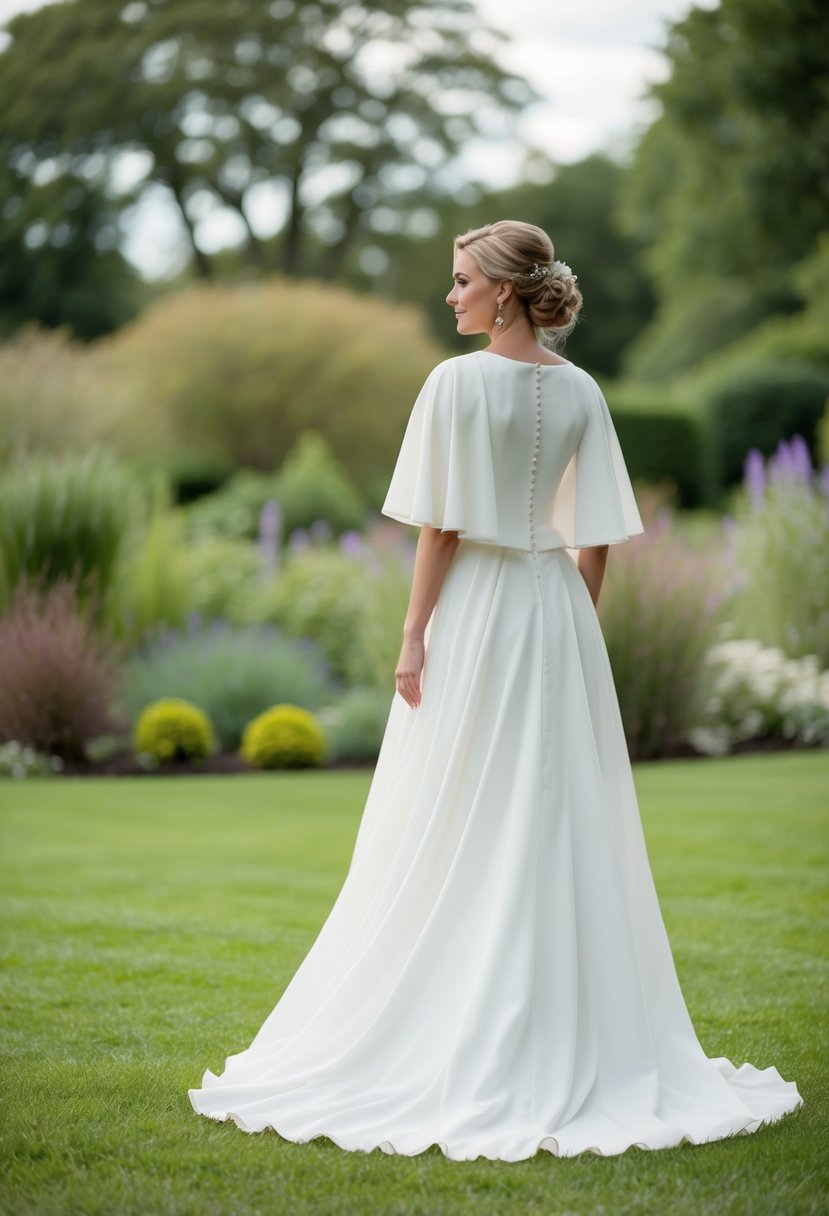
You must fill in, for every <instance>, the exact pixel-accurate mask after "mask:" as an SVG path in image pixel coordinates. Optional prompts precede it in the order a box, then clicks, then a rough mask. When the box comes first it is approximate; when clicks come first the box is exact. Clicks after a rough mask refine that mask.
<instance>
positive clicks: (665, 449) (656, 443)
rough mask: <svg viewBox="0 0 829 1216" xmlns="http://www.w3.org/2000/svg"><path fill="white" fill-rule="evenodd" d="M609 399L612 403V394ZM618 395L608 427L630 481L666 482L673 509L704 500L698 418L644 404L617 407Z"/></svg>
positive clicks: (706, 490) (705, 483) (702, 438)
mask: <svg viewBox="0 0 829 1216" xmlns="http://www.w3.org/2000/svg"><path fill="white" fill-rule="evenodd" d="M625 395H627V394H625ZM610 396H611V399H614V395H613V394H610ZM619 397H622V394H619ZM619 397H616V398H615V401H616V403H614V405H613V409H612V414H613V423H614V426H615V428H616V432H617V434H618V436H619V442H620V444H621V445H622V451H623V452H624V454H625V463H626V465H627V469H628V472H629V473H630V476H631V478H632V479H633V480H634V481H645V482H651V483H654V482H669V483H670V484H671V485H672V486H673V488H674V490H675V494H676V499H677V503H678V505H680V506H683V507H695V506H699V504H700V503H701V502H704V501H706V500H707V499H708V497H709V494H710V484H709V477H708V472H707V469H706V467H705V460H704V454H705V446H706V436H705V432H704V430H703V427H702V424H701V421H700V419H699V418H697V417H695V416H694V415H693V414H691V413H688V412H682V411H680V410H678V409H673V408H670V407H669V408H667V409H666V408H661V407H660V406H658V405H653V404H648V403H647V402H645V403H643V405H642V406H641V407H637V406H634V405H633V404H632V403H631V405H630V406H628V407H626V406H625V405H623V404H620V403H619ZM622 399H624V397H622ZM628 399H630V397H628Z"/></svg>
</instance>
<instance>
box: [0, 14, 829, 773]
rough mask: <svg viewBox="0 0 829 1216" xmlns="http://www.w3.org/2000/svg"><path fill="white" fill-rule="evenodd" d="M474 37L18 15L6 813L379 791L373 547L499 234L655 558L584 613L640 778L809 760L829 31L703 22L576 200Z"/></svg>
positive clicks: (818, 647)
mask: <svg viewBox="0 0 829 1216" xmlns="http://www.w3.org/2000/svg"><path fill="white" fill-rule="evenodd" d="M7 7H9V8H10V9H14V7H15V6H14V5H11V6H7ZM28 7H29V8H32V7H33V6H32V5H29V6H28ZM484 7H486V6H484ZM599 9H600V10H601V6H599ZM528 11H529V10H528ZM485 16H486V13H485V12H484V11H483V10H482V9H481V7H480V6H476V5H474V4H470V3H461V2H455V0H452V2H444V3H436V4H428V3H420V4H414V3H406V2H401V3H398V4H389V5H385V6H383V8H382V10H379V9H375V8H374V7H373V6H361V5H359V4H352V3H347V2H345V0H337V2H333V0H331V2H319V3H311V4H295V3H293V2H292V0H267V2H266V0H234V3H228V4H221V5H219V4H212V3H209V2H208V0H201V2H198V0H194V2H193V3H188V4H176V5H169V4H162V3H156V2H154V0H134V2H130V3H126V4H123V5H122V4H113V3H111V2H110V0H66V2H64V3H59V4H48V5H45V6H42V7H35V8H33V11H29V12H21V13H19V14H17V15H13V14H12V15H11V19H10V20H9V22H8V25H7V29H6V33H5V35H4V36H3V37H4V42H3V46H2V51H0V144H2V148H3V156H2V168H1V169H0V172H2V175H3V180H2V186H1V187H0V209H2V227H0V286H1V287H2V290H0V334H1V335H2V343H0V608H2V617H1V618H0V743H1V744H2V747H1V748H0V770H2V771H3V772H4V773H7V774H12V775H14V776H24V775H26V774H33V773H39V774H46V773H61V772H62V773H67V772H80V771H94V770H95V769H96V768H97V769H98V770H99V771H110V772H116V771H121V772H135V771H138V772H141V771H151V770H157V769H164V768H168V769H169V768H170V766H179V767H181V766H182V765H191V766H192V767H193V769H194V771H197V770H198V769H199V768H200V767H201V768H202V769H216V768H221V767H224V768H225V769H226V770H233V769H244V768H254V767H282V766H287V767H292V766H309V765H313V766H319V765H334V764H350V765H353V764H364V765H371V764H372V763H373V761H374V760H375V759H376V756H377V751H378V748H379V744H380V740H381V738H382V734H383V730H384V727H385V723H386V719H387V716H388V711H389V708H390V704H391V698H392V695H393V690H394V665H395V661H396V657H397V654H398V651H399V646H400V640H401V628H402V621H403V617H404V614H405V609H406V603H407V597H408V589H409V582H410V576H411V569H412V561H413V554H414V543H415V540H416V532H415V531H414V530H411V529H407V528H405V527H403V526H401V525H397V524H394V523H392V522H391V521H389V520H387V519H385V518H384V517H382V516H381V515H380V512H379V508H380V506H381V504H382V501H383V498H384V495H385V491H386V488H387V485H388V481H389V478H390V475H391V470H392V468H393V464H394V460H395V457H396V454H397V450H398V448H399V444H400V441H401V438H402V433H403V429H404V427H405V423H406V420H407V417H408V414H409V411H410V409H411V406H412V403H413V401H414V398H415V396H416V393H417V391H418V389H419V387H420V385H421V383H422V381H423V379H424V378H425V376H426V374H427V373H428V371H429V370H430V369H431V367H432V366H434V364H435V363H436V362H438V361H439V360H440V359H442V358H445V357H447V356H449V355H452V354H455V353H459V352H461V351H462V350H466V349H469V343H468V341H467V342H462V341H461V340H459V339H458V338H457V336H456V335H455V333H454V326H453V324H452V317H451V314H450V310H449V309H447V308H446V306H445V304H444V296H445V293H446V291H447V290H448V287H449V279H450V274H451V247H452V237H453V236H454V235H455V234H456V233H458V232H462V231H465V230H466V229H467V228H469V227H472V226H475V225H478V224H480V223H483V222H486V221H488V220H492V219H495V218H505V217H513V218H521V219H525V220H528V221H531V222H534V223H538V224H540V225H541V226H542V227H544V228H545V229H546V230H547V231H549V232H550V233H551V235H552V237H553V239H554V241H555V244H556V253H557V256H559V257H561V258H563V259H565V260H566V261H568V262H569V263H570V264H571V265H572V266H573V267H574V269H575V270H576V273H577V274H578V276H579V281H580V285H581V287H582V290H583V294H584V298H585V308H584V313H583V319H582V321H581V322H580V324H579V326H578V328H577V330H576V332H575V333H574V334H573V336H572V338H571V339H570V340H569V343H568V349H567V354H568V357H570V358H571V359H572V360H573V361H575V362H576V363H578V364H580V365H581V366H583V367H585V368H586V369H587V370H589V371H590V372H591V373H593V374H594V375H595V376H596V378H597V379H598V381H599V383H600V384H601V386H602V388H603V390H604V392H605V394H606V396H607V398H608V401H609V404H610V407H611V411H612V415H613V419H614V422H615V425H616V428H617V431H618V434H619V437H620V440H621V443H622V447H623V450H624V453H625V457H626V460H627V464H628V467H629V469H630V472H631V475H632V477H633V479H634V482H635V485H636V489H637V493H638V497H639V501H640V505H641V508H642V511H643V515H644V517H645V522H646V532H645V535H644V536H643V537H639V538H636V539H634V540H632V541H631V542H630V543H628V544H626V545H622V546H619V547H617V548H614V549H612V550H611V554H610V559H609V564H608V573H607V577H606V583H605V586H604V588H603V591H602V596H601V603H600V616H601V620H602V625H603V628H604V631H605V636H606V638H607V643H608V648H609V652H610V657H611V662H612V665H613V671H614V676H615V679H616V683H617V688H618V692H619V698H620V703H621V707H622V713H623V717H624V721H625V727H626V731H627V737H628V743H629V747H630V752H631V756H632V758H633V759H645V758H658V757H670V756H683V755H684V756H689V755H694V754H699V755H714V754H717V755H723V754H727V753H729V752H732V751H734V750H740V749H745V748H754V747H765V748H773V747H784V746H786V747H788V746H810V747H814V746H825V745H826V744H827V743H829V673H827V668H829V468H828V467H827V466H829V409H828V406H827V403H828V402H829V93H827V87H826V85H827V75H828V74H829V17H827V13H826V10H825V9H824V8H823V6H820V5H816V4H814V3H810V2H808V0H770V2H769V3H765V4H763V5H759V4H758V3H756V0H722V3H721V4H719V5H715V6H711V5H706V6H705V7H692V8H688V9H686V10H685V11H684V12H683V15H682V16H681V17H680V18H678V19H676V20H674V21H673V22H672V23H670V24H668V25H667V26H666V27H665V29H664V31H663V47H662V51H663V60H664V64H665V70H664V73H663V79H662V80H661V81H659V82H657V83H653V84H651V86H650V91H649V94H648V103H649V106H650V109H649V110H648V115H649V117H648V119H647V121H641V122H640V123H639V125H638V127H637V129H636V130H635V131H634V132H633V133H631V134H630V135H629V137H628V139H627V140H626V142H625V143H624V145H623V146H621V147H616V148H615V149H612V150H611V151H610V152H608V151H601V150H599V151H594V152H591V153H590V154H588V155H586V156H584V157H582V158H581V159H571V160H569V161H560V162H557V161H556V160H555V159H554V158H553V157H552V156H551V154H550V153H549V151H547V150H545V149H544V148H543V147H541V146H534V145H533V143H532V141H530V140H528V139H526V137H525V136H522V134H521V132H522V130H523V128H522V127H521V122H522V118H523V117H524V116H525V115H526V114H527V113H530V112H532V111H533V107H534V106H537V105H538V103H539V94H538V90H537V88H536V85H535V84H534V83H533V81H532V79H531V78H530V75H529V74H521V73H519V72H516V71H514V70H512V69H509V68H508V67H507V66H505V65H506V64H507V63H508V62H511V61H509V59H508V56H505V49H504V48H505V45H506V46H507V49H508V43H509V38H508V36H505V35H503V34H501V35H499V34H498V33H497V31H496V27H495V25H494V24H492V23H491V22H488V21H487V20H484V17H485ZM600 17H601V12H599V18H600ZM502 24H503V23H502ZM490 25H492V28H489V27H490ZM548 66H549V70H550V71H551V72H554V69H555V62H550V63H549V65H548ZM498 166H501V168H500V170H499V169H498ZM504 166H506V167H504ZM499 173H500V178H501V180H500V182H499V181H498V178H499ZM496 183H497V184H496ZM142 258H143V259H144V263H145V264H144V265H143V269H142ZM148 267H149V269H148ZM119 765H120V767H119Z"/></svg>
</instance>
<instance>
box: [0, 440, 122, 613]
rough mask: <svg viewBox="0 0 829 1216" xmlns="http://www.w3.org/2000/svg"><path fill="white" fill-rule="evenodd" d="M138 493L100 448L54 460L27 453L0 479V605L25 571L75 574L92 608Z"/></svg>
mask: <svg viewBox="0 0 829 1216" xmlns="http://www.w3.org/2000/svg"><path fill="white" fill-rule="evenodd" d="M139 506H140V498H139V495H138V492H137V486H136V484H135V483H134V482H133V481H132V479H131V478H130V476H129V473H128V471H127V470H126V468H125V467H124V466H123V465H122V464H120V463H119V462H118V461H117V460H116V459H115V458H114V457H113V456H112V455H111V453H109V452H108V451H107V450H106V449H103V448H101V449H96V450H93V451H91V452H89V453H85V454H83V455H68V456H66V457H64V458H63V459H61V460H50V459H47V458H46V457H40V456H32V457H30V458H27V459H23V460H21V461H20V462H19V463H17V464H16V465H14V466H13V467H12V468H11V469H10V470H8V471H7V472H6V474H5V475H4V477H3V479H2V481H0V607H2V606H4V605H6V604H8V602H9V598H10V596H11V594H12V592H13V590H14V588H15V587H16V586H17V584H18V582H19V580H20V579H21V578H22V577H23V576H24V575H29V576H30V577H37V578H40V577H42V578H43V579H44V580H45V581H46V583H52V582H54V581H56V580H57V579H58V578H60V577H61V576H62V575H65V576H67V577H68V578H72V579H75V580H76V582H77V584H78V594H79V596H80V598H81V599H82V600H86V599H88V598H89V597H91V596H92V595H93V594H95V595H97V596H98V598H99V606H100V604H101V603H102V602H103V601H104V600H105V598H106V596H107V594H108V593H109V590H110V586H111V584H112V581H113V578H114V576H115V572H116V569H117V562H118V556H119V551H120V549H121V546H122V545H123V543H124V539H125V537H126V535H127V532H128V530H129V528H130V526H131V524H132V522H133V520H134V518H135V515H136V512H137V509H138V507H139Z"/></svg>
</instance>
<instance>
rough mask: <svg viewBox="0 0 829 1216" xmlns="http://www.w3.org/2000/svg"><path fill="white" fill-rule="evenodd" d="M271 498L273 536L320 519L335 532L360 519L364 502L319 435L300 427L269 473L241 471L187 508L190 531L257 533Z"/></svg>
mask: <svg viewBox="0 0 829 1216" xmlns="http://www.w3.org/2000/svg"><path fill="white" fill-rule="evenodd" d="M271 501H273V502H276V503H277V504H278V511H279V540H280V541H281V542H282V543H284V542H285V541H286V540H287V539H288V537H289V536H290V534H291V532H293V531H294V529H295V528H309V527H310V526H311V525H312V524H313V523H315V522H316V521H317V520H319V519H323V520H326V521H327V522H328V523H329V524H330V525H331V529H332V531H333V532H334V533H336V534H337V535H340V534H341V533H343V532H345V531H347V530H349V529H353V528H359V527H361V526H362V524H363V523H364V522H365V513H366V512H365V505H364V504H363V502H362V501H361V499H360V495H359V494H358V493H357V491H356V489H355V488H354V485H353V484H352V482H351V480H350V479H349V477H348V475H347V474H346V472H345V470H344V469H343V467H342V465H341V464H340V463H339V461H338V460H337V459H336V458H335V457H334V455H333V453H332V451H331V448H330V446H329V444H328V442H327V441H326V440H325V438H324V437H323V436H322V435H320V434H319V433H318V432H315V431H306V432H305V433H304V434H302V435H301V436H300V437H299V439H298V440H297V442H296V444H295V445H294V447H293V448H292V449H291V451H290V452H289V453H288V454H287V456H286V457H285V460H284V462H283V464H282V467H281V468H280V470H279V472H278V473H277V474H275V475H267V474H263V473H254V472H251V471H249V470H243V471H242V472H239V473H237V474H235V476H233V477H232V478H231V479H230V480H229V481H228V482H227V483H226V485H225V486H224V487H223V488H222V490H220V491H219V492H218V493H216V494H210V495H208V496H207V497H204V498H200V499H198V500H197V501H196V502H194V503H192V504H191V506H190V507H189V508H188V510H187V514H186V518H187V527H188V532H189V534H190V535H191V536H200V535H201V536H205V535H216V534H219V535H224V536H232V537H247V538H248V539H253V538H255V537H257V536H258V535H259V533H260V528H261V519H262V509H263V508H264V506H265V504H266V503H267V502H271Z"/></svg>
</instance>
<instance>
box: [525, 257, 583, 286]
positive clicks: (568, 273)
mask: <svg viewBox="0 0 829 1216" xmlns="http://www.w3.org/2000/svg"><path fill="white" fill-rule="evenodd" d="M521 277H522V278H523V279H528V280H529V281H530V282H531V283H538V282H539V281H540V280H541V279H575V277H576V276H575V275H574V274H573V272H572V270H571V269H570V267H569V266H568V265H567V263H566V262H553V264H552V266H539V264H538V262H533V265H532V270H528V271H527V272H526V274H523V275H522V276H521Z"/></svg>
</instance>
